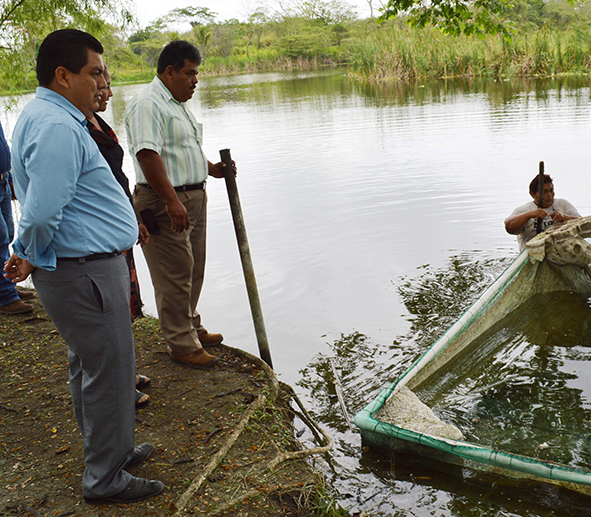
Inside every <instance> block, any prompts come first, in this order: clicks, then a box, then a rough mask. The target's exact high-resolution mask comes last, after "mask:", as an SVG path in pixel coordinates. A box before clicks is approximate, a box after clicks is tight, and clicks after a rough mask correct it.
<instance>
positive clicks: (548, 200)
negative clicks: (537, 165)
mask: <svg viewBox="0 0 591 517" xmlns="http://www.w3.org/2000/svg"><path fill="white" fill-rule="evenodd" d="M538 185H539V176H536V177H535V178H534V179H533V180H532V181H531V183H530V184H529V195H530V196H531V197H532V201H529V202H528V203H526V204H525V205H521V206H519V207H517V208H516V209H515V210H513V213H512V214H511V215H510V216H509V217H507V219H505V230H507V233H510V234H511V235H516V236H517V243H518V244H519V251H521V250H522V249H523V248H525V243H526V242H527V241H529V240H530V239H531V238H532V237H535V236H536V235H537V234H538V233H539V232H538V219H542V229H541V231H544V230H545V229H546V228H548V227H549V226H552V225H553V224H554V223H562V222H563V221H570V220H571V219H577V218H579V217H581V214H579V212H578V211H577V209H576V208H575V207H574V206H573V205H572V204H571V203H569V202H568V201H567V200H566V199H558V198H555V197H554V182H553V181H552V178H551V177H550V176H549V175H548V174H544V201H543V206H538V203H539V199H538V189H539V188H538Z"/></svg>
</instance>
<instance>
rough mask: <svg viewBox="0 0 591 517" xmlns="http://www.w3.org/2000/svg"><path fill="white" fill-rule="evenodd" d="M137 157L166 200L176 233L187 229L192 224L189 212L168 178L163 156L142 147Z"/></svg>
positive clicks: (159, 193) (173, 229)
mask: <svg viewBox="0 0 591 517" xmlns="http://www.w3.org/2000/svg"><path fill="white" fill-rule="evenodd" d="M136 157H137V159H138V162H139V164H140V167H141V168H142V172H143V173H144V176H145V177H146V181H147V182H148V184H149V185H150V187H152V188H153V189H154V190H155V191H156V194H158V195H159V196H160V198H161V199H162V201H164V205H165V207H166V212H167V213H168V215H169V217H170V220H171V223H172V231H173V232H175V233H181V232H183V231H185V230H186V229H187V228H189V224H190V221H189V214H188V212H187V209H186V208H185V206H184V205H183V204H182V203H181V201H180V200H179V198H178V196H177V195H176V192H175V190H174V187H173V186H172V183H170V180H169V179H168V175H167V174H166V167H165V166H164V162H163V161H162V157H161V156H160V155H159V154H158V153H157V152H156V151H152V150H150V149H142V150H141V151H139V152H138V153H137V154H136Z"/></svg>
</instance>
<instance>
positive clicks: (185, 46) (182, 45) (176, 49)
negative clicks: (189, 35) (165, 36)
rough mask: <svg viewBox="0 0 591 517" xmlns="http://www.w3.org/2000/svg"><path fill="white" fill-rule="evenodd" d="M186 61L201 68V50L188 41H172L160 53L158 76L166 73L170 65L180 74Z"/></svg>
mask: <svg viewBox="0 0 591 517" xmlns="http://www.w3.org/2000/svg"><path fill="white" fill-rule="evenodd" d="M185 59H188V60H189V61H191V63H195V64H196V65H197V66H199V65H200V64H201V54H200V53H199V49H198V48H197V47H196V46H195V45H192V44H191V43H189V42H188V41H184V40H181V39H179V40H174V41H171V42H170V43H169V44H168V45H166V47H164V49H163V50H162V52H161V53H160V57H159V58H158V68H157V69H156V72H157V73H158V74H162V73H164V70H166V68H167V67H168V65H171V66H172V67H173V68H174V69H175V70H176V71H177V72H178V71H179V70H180V69H181V68H183V66H185Z"/></svg>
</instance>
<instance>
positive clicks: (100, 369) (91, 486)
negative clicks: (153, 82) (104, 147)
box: [4, 29, 164, 503]
mask: <svg viewBox="0 0 591 517" xmlns="http://www.w3.org/2000/svg"><path fill="white" fill-rule="evenodd" d="M102 52H103V47H102V45H101V44H100V42H99V41H98V40H97V39H96V38H94V37H93V36H91V35H90V34H87V33H85V32H81V31H78V30H74V29H64V30H59V31H56V32H53V33H51V34H50V35H49V36H47V38H45V40H44V41H43V43H42V44H41V46H40V48H39V53H38V57H37V79H38V80H39V88H37V94H36V97H35V99H34V100H32V101H31V102H30V103H29V104H28V105H27V106H26V107H25V108H24V110H23V112H22V114H21V116H20V117H19V120H18V122H17V124H16V127H15V129H14V133H13V147H12V151H13V175H14V185H15V189H16V194H17V197H18V199H19V200H20V202H21V207H22V208H21V212H22V213H21V218H20V221H19V225H18V239H17V240H16V241H15V243H14V246H13V247H14V252H15V254H14V255H13V256H12V257H11V258H10V260H9V261H8V262H7V263H6V265H5V268H4V269H5V272H6V273H5V276H6V277H7V278H10V279H11V280H12V281H13V282H18V281H21V280H23V279H25V278H26V277H27V276H28V275H29V274H31V275H32V278H33V282H34V284H35V287H36V289H37V294H38V295H39V299H40V300H41V303H42V304H43V307H44V308H45V310H46V311H47V313H48V314H49V316H50V317H51V319H52V321H53V322H54V323H55V325H56V327H57V328H58V330H59V332H60V334H61V335H62V337H63V338H64V341H65V342H66V344H67V345H68V360H69V363H70V389H71V392H72V399H73V403H74V410H75V413H76V419H77V421H78V426H79V428H80V431H81V433H82V437H83V439H84V458H85V463H86V470H85V472H84V476H83V478H82V491H83V494H84V497H85V499H86V501H87V502H89V503H103V502H119V503H130V502H134V501H140V500H143V499H147V498H149V497H152V496H153V495H156V494H158V493H160V492H161V491H162V490H163V489H164V485H163V483H162V482H160V481H155V480H148V479H143V478H138V477H134V476H132V475H131V474H129V473H128V472H126V471H125V470H124V468H125V467H126V466H128V465H131V464H133V463H137V462H139V461H142V460H144V459H145V458H147V457H148V456H149V455H150V454H152V453H153V452H154V447H153V446H152V445H150V444H142V445H140V446H138V447H134V419H135V407H134V406H135V389H134V388H135V353H134V345H133V335H132V327H131V318H130V317H129V273H128V270H127V265H126V263H125V258H124V257H123V255H122V254H121V250H125V249H129V248H130V247H131V246H133V244H134V242H135V240H136V239H137V236H138V226H137V222H136V218H135V214H134V213H133V209H132V207H131V205H130V203H129V200H128V199H127V197H126V195H125V193H124V192H123V189H122V188H121V187H120V186H119V184H118V183H117V181H116V180H115V178H114V176H113V174H112V173H111V170H110V169H109V166H108V164H107V162H106V161H105V159H104V158H103V157H102V155H101V153H100V151H99V149H98V147H97V146H96V144H95V143H94V141H93V140H92V138H91V136H90V133H89V132H88V129H87V128H86V116H87V115H88V114H90V113H91V112H93V111H97V109H98V103H99V100H100V89H101V88H104V87H105V86H106V82H105V79H104V76H103V69H104V65H103V61H102V58H101V54H102Z"/></svg>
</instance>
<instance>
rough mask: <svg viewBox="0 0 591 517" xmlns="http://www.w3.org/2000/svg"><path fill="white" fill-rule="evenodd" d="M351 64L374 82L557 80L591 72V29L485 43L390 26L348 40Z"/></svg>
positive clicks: (531, 34)
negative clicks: (507, 78) (558, 75)
mask: <svg viewBox="0 0 591 517" xmlns="http://www.w3.org/2000/svg"><path fill="white" fill-rule="evenodd" d="M347 61H348V63H349V66H350V67H351V71H352V72H353V74H354V75H356V76H357V77H359V78H361V79H364V80H368V81H372V82H380V81H410V80H415V79H420V78H445V77H447V78H450V77H500V76H521V77H526V76H552V75H556V74H562V73H587V74H588V73H589V72H590V71H591V34H590V32H589V30H588V28H583V27H580V28H579V27H575V28H571V29H568V30H544V29H542V30H539V31H536V32H524V33H519V34H517V35H515V36H513V38H512V39H511V40H510V41H507V40H505V39H504V38H502V37H501V36H487V37H486V38H485V39H479V38H476V37H469V36H463V35H462V36H448V35H445V34H443V33H441V32H440V31H438V30H436V29H430V28H426V29H412V28H410V27H408V26H400V25H394V24H392V25H390V26H388V27H384V28H383V30H380V31H376V32H375V33H373V34H372V35H370V36H368V37H366V38H364V39H362V38H358V39H352V40H349V41H348V60H347Z"/></svg>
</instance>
